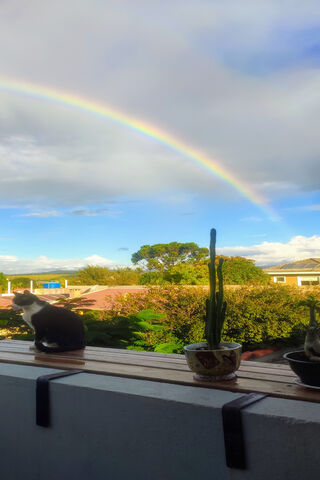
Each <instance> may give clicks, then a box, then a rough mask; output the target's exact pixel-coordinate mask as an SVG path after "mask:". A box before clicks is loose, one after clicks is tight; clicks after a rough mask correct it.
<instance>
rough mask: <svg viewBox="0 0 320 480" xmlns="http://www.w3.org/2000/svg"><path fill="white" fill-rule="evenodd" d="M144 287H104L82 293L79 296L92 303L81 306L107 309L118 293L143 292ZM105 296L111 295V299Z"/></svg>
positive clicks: (92, 308) (90, 308)
mask: <svg viewBox="0 0 320 480" xmlns="http://www.w3.org/2000/svg"><path fill="white" fill-rule="evenodd" d="M145 288H146V287H144V286H141V287H140V286H134V287H106V288H105V290H100V291H98V292H91V293H87V294H86V295H82V296H81V298H82V299H84V300H88V302H89V301H92V303H90V304H89V303H88V305H87V306H84V307H83V308H84V309H89V310H109V309H110V308H111V307H112V300H113V299H114V298H115V297H117V296H118V295H125V294H126V293H139V292H143V291H144V290H145ZM106 296H108V297H109V298H110V297H111V301H110V299H106Z"/></svg>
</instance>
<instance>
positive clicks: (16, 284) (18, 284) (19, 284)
mask: <svg viewBox="0 0 320 480" xmlns="http://www.w3.org/2000/svg"><path fill="white" fill-rule="evenodd" d="M35 286H36V285H34V287H35ZM15 288H30V278H28V277H14V278H13V279H12V280H11V289H12V290H14V289H15Z"/></svg>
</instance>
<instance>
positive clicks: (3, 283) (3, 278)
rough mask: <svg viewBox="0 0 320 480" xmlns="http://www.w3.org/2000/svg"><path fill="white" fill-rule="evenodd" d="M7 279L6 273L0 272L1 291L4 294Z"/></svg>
mask: <svg viewBox="0 0 320 480" xmlns="http://www.w3.org/2000/svg"><path fill="white" fill-rule="evenodd" d="M7 284H8V282H7V277H6V276H5V274H4V273H2V272H0V289H1V291H2V292H4V291H5V290H6V288H7Z"/></svg>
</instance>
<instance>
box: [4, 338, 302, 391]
mask: <svg viewBox="0 0 320 480" xmlns="http://www.w3.org/2000/svg"><path fill="white" fill-rule="evenodd" d="M24 350H25V351H23V349H22V348H19V349H13V348H11V349H9V348H4V347H3V346H2V347H1V350H0V357H1V354H2V352H4V353H5V352H8V353H14V352H16V353H24V354H25V355H29V356H30V357H31V356H34V355H35V352H33V351H32V350H29V349H27V350H26V349H24ZM69 353H70V354H71V353H72V355H70V354H64V355H62V354H59V355H56V354H52V355H50V354H46V353H36V355H35V358H38V359H39V358H44V360H46V359H50V360H52V361H55V362H60V363H61V362H63V361H64V360H66V361H72V362H73V363H75V364H78V365H80V364H84V362H85V361H88V360H89V361H96V362H103V363H119V364H124V365H127V364H128V358H123V357H121V356H120V355H115V356H112V355H110V354H109V353H108V354H105V355H98V356H96V355H95V354H94V353H86V352H84V353H83V354H82V353H81V352H79V353H76V352H69ZM30 360H31V358H30ZM130 365H137V366H138V365H140V366H145V367H153V368H160V369H164V370H165V369H171V370H181V371H189V367H188V365H187V363H186V361H184V363H183V364H181V365H180V364H170V363H169V364H168V363H167V362H166V361H165V360H163V359H161V361H159V360H158V359H157V360H154V359H152V360H151V361H150V360H148V361H147V362H146V361H145V360H144V359H143V360H141V358H140V357H139V358H136V357H135V356H132V357H131V358H130ZM276 373H277V374H276V375H275V374H274V373H273V370H271V369H266V368H265V369H263V372H262V371H261V369H259V370H257V368H255V367H254V368H251V369H250V368H249V367H246V368H245V369H242V368H241V366H240V370H239V371H238V375H239V376H240V377H243V378H245V377H247V378H256V379H261V378H264V379H266V380H273V381H277V382H280V381H282V382H288V381H290V377H295V375H294V374H293V372H291V371H289V370H280V371H278V372H276Z"/></svg>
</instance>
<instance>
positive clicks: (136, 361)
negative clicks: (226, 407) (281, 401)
mask: <svg viewBox="0 0 320 480" xmlns="http://www.w3.org/2000/svg"><path fill="white" fill-rule="evenodd" d="M31 345H32V342H24V341H19V340H1V341H0V363H11V364H20V365H33V366H43V367H51V368H61V369H66V370H67V369H72V368H81V369H83V370H84V372H87V373H95V374H100V375H111V376H120V377H126V378H135V379H141V380H150V381H155V382H165V383H173V384H177V385H186V386H194V387H202V388H211V389H217V390H228V391H232V392H243V393H249V392H261V393H268V394H269V395H270V396H273V397H280V398H289V399H292V400H305V401H309V402H320V391H316V390H310V389H306V388H304V387H301V386H299V385H297V384H296V378H297V377H296V376H295V374H294V373H293V372H292V370H291V369H290V367H289V366H287V365H284V364H269V363H262V362H254V361H252V362H250V361H243V362H241V366H240V369H239V370H238V371H237V378H236V379H235V380H231V381H225V382H214V383H212V382H205V381H197V380H194V378H193V373H192V372H190V370H189V369H188V366H187V364H186V361H185V358H184V356H183V355H171V354H159V353H154V352H140V351H139V352H138V351H136V352H135V351H132V350H120V349H112V348H99V347H87V348H86V349H85V350H78V351H75V352H63V353H56V354H46V353H42V352H35V351H33V350H30V346H31Z"/></svg>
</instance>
